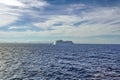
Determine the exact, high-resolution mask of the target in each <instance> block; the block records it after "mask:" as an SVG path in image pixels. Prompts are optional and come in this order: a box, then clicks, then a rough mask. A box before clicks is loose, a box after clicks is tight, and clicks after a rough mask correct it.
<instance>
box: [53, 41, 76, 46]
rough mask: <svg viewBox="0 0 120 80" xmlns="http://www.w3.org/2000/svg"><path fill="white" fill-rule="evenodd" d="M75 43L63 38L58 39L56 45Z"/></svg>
mask: <svg viewBox="0 0 120 80" xmlns="http://www.w3.org/2000/svg"><path fill="white" fill-rule="evenodd" d="M73 44H74V43H73V42H72V41H63V40H57V41H56V42H55V43H54V45H59V46H70V45H73Z"/></svg>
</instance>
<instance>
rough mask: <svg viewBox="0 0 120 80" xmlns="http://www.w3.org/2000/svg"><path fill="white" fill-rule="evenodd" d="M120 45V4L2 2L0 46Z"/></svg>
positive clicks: (99, 0)
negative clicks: (59, 42) (58, 42)
mask: <svg viewBox="0 0 120 80" xmlns="http://www.w3.org/2000/svg"><path fill="white" fill-rule="evenodd" d="M58 39H62V40H72V41H74V42H75V43H98V44H99V43H102V44H104V43H105V44H120V0H1V1H0V42H53V41H55V40H58Z"/></svg>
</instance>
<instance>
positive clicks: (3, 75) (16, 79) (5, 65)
mask: <svg viewBox="0 0 120 80" xmlns="http://www.w3.org/2000/svg"><path fill="white" fill-rule="evenodd" d="M0 80H120V45H92V44H89V45H87V44H76V45H73V46H54V45H52V44H0Z"/></svg>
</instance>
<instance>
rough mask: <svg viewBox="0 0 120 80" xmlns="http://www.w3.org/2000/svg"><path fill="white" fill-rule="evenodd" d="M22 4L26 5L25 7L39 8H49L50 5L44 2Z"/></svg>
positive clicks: (29, 1)
mask: <svg viewBox="0 0 120 80" xmlns="http://www.w3.org/2000/svg"><path fill="white" fill-rule="evenodd" d="M21 2H22V3H24V4H25V5H26V6H25V7H28V8H30V7H37V8H42V7H44V6H48V5H49V4H48V3H47V2H46V1H44V0H21Z"/></svg>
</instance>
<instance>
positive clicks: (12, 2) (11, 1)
mask: <svg viewBox="0 0 120 80" xmlns="http://www.w3.org/2000/svg"><path fill="white" fill-rule="evenodd" d="M0 3H1V4H5V5H8V6H24V4H22V3H21V2H20V1H18V0H0Z"/></svg>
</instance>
